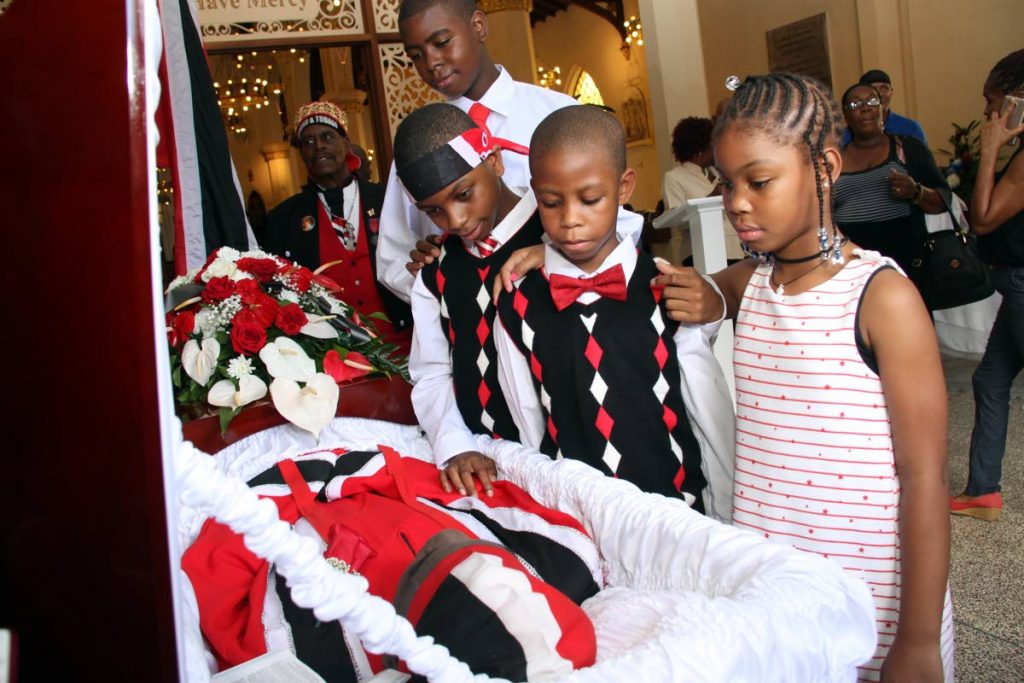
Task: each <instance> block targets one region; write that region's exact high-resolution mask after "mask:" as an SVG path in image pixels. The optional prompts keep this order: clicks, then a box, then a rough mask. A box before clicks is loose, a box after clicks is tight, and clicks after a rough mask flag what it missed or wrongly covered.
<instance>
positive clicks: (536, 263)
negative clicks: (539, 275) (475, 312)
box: [492, 244, 544, 303]
mask: <svg viewBox="0 0 1024 683" xmlns="http://www.w3.org/2000/svg"><path fill="white" fill-rule="evenodd" d="M543 265H544V245H543V244H535V245H533V246H532V247H523V248H522V249H516V250H515V251H514V252H512V255H511V256H509V257H508V260H507V261H505V265H503V266H502V267H501V271H499V272H498V277H496V278H494V291H493V292H492V294H493V295H494V302H495V303H497V302H498V295H499V294H501V290H505V291H506V292H511V291H512V284H513V283H514V282H515V281H516V280H518V279H519V278H521V277H523V276H524V275H526V274H527V273H529V272H530V271H531V270H537V269H538V268H540V267H541V266H543Z"/></svg>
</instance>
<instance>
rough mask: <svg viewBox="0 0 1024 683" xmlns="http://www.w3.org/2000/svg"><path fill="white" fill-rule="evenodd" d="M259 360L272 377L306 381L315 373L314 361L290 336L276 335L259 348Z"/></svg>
mask: <svg viewBox="0 0 1024 683" xmlns="http://www.w3.org/2000/svg"><path fill="white" fill-rule="evenodd" d="M260 360H261V361H263V364H264V365H265V366H267V372H268V373H270V376H271V377H273V378H274V379H278V378H282V379H292V380H295V381H296V382H308V381H309V380H310V378H312V377H313V375H315V374H316V362H315V361H314V360H313V359H312V358H310V357H309V356H307V355H306V352H305V351H304V350H303V349H302V347H301V346H299V345H298V344H297V343H296V342H295V341H294V340H292V339H291V338H290V337H278V338H277V339H275V340H274V341H273V342H271V343H269V344H267V345H266V346H264V347H263V348H262V349H260Z"/></svg>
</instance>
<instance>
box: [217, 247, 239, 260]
mask: <svg viewBox="0 0 1024 683" xmlns="http://www.w3.org/2000/svg"><path fill="white" fill-rule="evenodd" d="M241 256H242V254H241V253H240V252H239V251H238V250H237V249H235V248H234V247H221V248H220V250H219V251H218V252H217V260H218V261H219V260H221V259H223V260H225V261H231V262H232V263H234V262H235V261H237V260H238V259H239V258H240V257H241Z"/></svg>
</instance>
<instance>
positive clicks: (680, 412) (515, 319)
mask: <svg viewBox="0 0 1024 683" xmlns="http://www.w3.org/2000/svg"><path fill="white" fill-rule="evenodd" d="M530 168H531V171H532V180H531V185H532V187H533V191H534V193H535V194H536V197H537V204H538V214H539V215H540V218H541V221H542V222H543V225H544V232H545V233H546V234H547V237H548V243H547V245H546V246H545V247H544V268H543V269H542V270H534V271H532V272H530V273H528V274H527V275H526V276H525V277H523V278H521V279H520V280H518V281H517V282H516V285H517V287H516V289H514V290H513V291H512V292H502V293H501V295H500V296H499V299H498V314H499V321H498V324H497V325H496V326H495V332H494V338H495V347H496V350H497V352H498V360H499V363H498V365H499V380H500V383H501V386H502V387H503V388H504V389H505V390H506V392H507V396H506V399H507V401H508V405H509V406H510V407H511V409H512V415H513V419H514V421H515V423H516V424H517V426H518V427H519V435H520V437H521V438H520V440H521V441H522V442H523V443H524V444H526V445H528V446H533V447H535V448H538V449H539V450H540V451H542V452H544V453H546V454H548V455H550V456H551V457H552V458H555V457H566V458H573V459H576V460H582V461H583V462H586V463H587V464H589V465H591V466H593V467H595V468H597V469H599V470H601V471H603V472H604V473H605V474H608V475H610V476H615V477H619V478H621V479H625V480H627V481H631V482H633V483H634V484H636V485H637V486H639V487H640V488H641V489H642V490H644V491H648V492H652V493H660V494H662V495H665V496H669V497H674V498H682V499H684V500H685V501H686V502H687V503H688V504H690V505H691V506H692V507H693V508H694V509H696V510H698V511H700V512H704V511H707V513H708V514H710V515H712V516H713V517H715V518H717V519H720V520H722V521H728V520H729V519H730V518H731V506H732V459H733V458H732V452H733V424H734V423H733V412H732V401H731V398H730V396H729V391H728V387H727V385H726V381H725V377H724V375H723V374H722V370H721V368H720V367H719V365H718V363H717V361H716V360H715V358H714V355H713V354H712V352H711V347H710V338H711V336H712V335H713V333H714V332H715V331H716V330H717V324H712V325H711V326H709V327H708V328H706V329H705V328H703V327H700V326H687V325H678V324H676V323H674V322H672V321H670V320H669V319H668V317H667V315H666V313H665V311H664V309H663V302H662V292H661V289H660V288H656V287H654V286H653V283H652V281H653V279H654V278H655V277H657V276H658V275H659V270H658V268H657V267H656V266H655V262H654V260H653V259H652V258H651V257H650V256H647V255H645V254H640V253H638V252H637V249H636V247H635V246H634V245H633V244H632V243H631V242H630V241H629V240H628V239H625V240H623V239H622V238H621V235H620V234H619V233H618V232H617V213H618V207H619V206H620V205H621V204H623V203H625V202H627V201H629V198H630V195H631V194H632V192H633V188H634V187H635V184H636V173H635V172H634V171H633V169H631V168H627V167H626V144H625V134H624V132H623V129H622V126H621V125H620V124H619V122H618V121H617V120H616V119H615V117H614V116H612V115H611V114H609V113H607V112H605V111H603V110H601V109H599V108H597V107H593V106H580V107H568V108H565V109H560V110H559V111H556V112H554V113H552V114H550V115H549V116H548V117H547V118H546V119H544V121H542V122H541V124H540V125H539V126H538V127H537V130H536V132H535V133H534V135H533V138H532V140H531V141H530ZM683 276H685V277H693V278H699V277H700V276H699V275H697V274H696V272H695V271H688V272H687V273H683V274H682V275H680V277H683Z"/></svg>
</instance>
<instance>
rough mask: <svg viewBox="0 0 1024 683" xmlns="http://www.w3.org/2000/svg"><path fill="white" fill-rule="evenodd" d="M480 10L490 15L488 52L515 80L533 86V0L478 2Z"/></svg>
mask: <svg viewBox="0 0 1024 683" xmlns="http://www.w3.org/2000/svg"><path fill="white" fill-rule="evenodd" d="M477 7H479V8H480V9H481V10H483V12H484V13H486V14H487V28H488V34H487V50H488V52H489V53H490V55H491V58H492V59H493V60H494V62H495V63H496V64H501V65H502V66H503V67H505V68H506V69H507V70H508V72H509V74H511V76H512V78H514V79H516V80H517V81H523V82H525V83H533V82H534V80H535V79H534V76H535V75H536V73H537V62H536V60H535V59H534V53H533V30H532V28H531V27H530V10H532V9H533V2H532V1H531V0H478V1H477Z"/></svg>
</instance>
